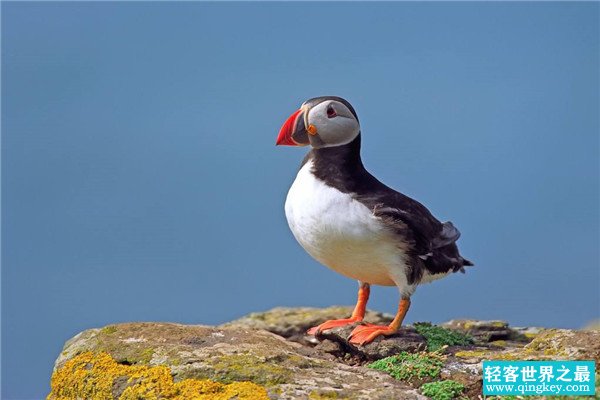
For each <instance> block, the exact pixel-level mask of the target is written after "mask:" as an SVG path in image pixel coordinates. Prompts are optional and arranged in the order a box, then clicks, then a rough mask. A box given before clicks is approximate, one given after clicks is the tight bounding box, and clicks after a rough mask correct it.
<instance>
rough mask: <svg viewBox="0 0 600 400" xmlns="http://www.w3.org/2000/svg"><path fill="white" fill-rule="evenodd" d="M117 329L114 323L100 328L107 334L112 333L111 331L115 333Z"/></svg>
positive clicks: (101, 331)
mask: <svg viewBox="0 0 600 400" xmlns="http://www.w3.org/2000/svg"><path fill="white" fill-rule="evenodd" d="M116 331H117V327H116V326H114V325H109V326H105V327H104V328H102V329H100V333H103V334H105V335H110V334H111V333H115V332H116Z"/></svg>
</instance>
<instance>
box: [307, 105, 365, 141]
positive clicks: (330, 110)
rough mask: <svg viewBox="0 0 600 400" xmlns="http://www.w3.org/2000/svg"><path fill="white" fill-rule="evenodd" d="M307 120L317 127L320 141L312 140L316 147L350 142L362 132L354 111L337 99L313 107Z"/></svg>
mask: <svg viewBox="0 0 600 400" xmlns="http://www.w3.org/2000/svg"><path fill="white" fill-rule="evenodd" d="M307 122H308V124H312V125H314V126H315V127H316V128H317V137H318V139H320V141H318V140H315V141H314V142H313V141H311V144H312V146H313V147H315V148H322V147H331V146H341V145H344V144H348V143H350V142H351V141H353V140H354V139H355V138H356V137H357V136H358V134H359V132H360V125H359V124H358V121H357V120H356V118H355V117H354V115H353V114H352V112H351V111H350V110H349V109H348V107H346V106H345V105H344V104H342V103H340V102H338V101H335V100H327V101H324V102H322V103H319V104H317V105H316V106H315V107H313V108H312V109H311V110H310V111H309V113H308V117H307ZM307 126H308V125H307ZM319 142H322V144H321V143H319ZM317 143H318V144H317Z"/></svg>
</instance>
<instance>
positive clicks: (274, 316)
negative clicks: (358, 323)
mask: <svg viewBox="0 0 600 400" xmlns="http://www.w3.org/2000/svg"><path fill="white" fill-rule="evenodd" d="M352 310H353V308H352V307H343V306H334V307H327V308H311V307H298V308H287V307H277V308H273V309H272V310H269V311H265V312H258V313H252V314H248V315H247V316H245V317H242V318H240V319H236V320H234V321H231V322H228V323H225V324H223V325H221V326H222V327H234V328H244V329H263V330H265V331H269V332H272V333H274V334H276V335H279V336H283V337H284V338H286V339H289V340H292V341H294V342H299V343H304V344H309V343H311V342H312V343H313V344H315V343H316V341H315V340H312V337H308V336H307V335H306V331H308V330H309V329H310V328H312V327H313V326H317V325H319V324H321V323H322V322H325V321H327V320H330V319H339V318H347V317H349V316H350V315H351V314H352ZM393 319H394V316H393V315H389V314H383V313H379V312H375V311H370V310H367V312H366V313H365V321H367V322H369V323H372V324H381V325H387V324H389V323H390V322H391V321H392V320H393Z"/></svg>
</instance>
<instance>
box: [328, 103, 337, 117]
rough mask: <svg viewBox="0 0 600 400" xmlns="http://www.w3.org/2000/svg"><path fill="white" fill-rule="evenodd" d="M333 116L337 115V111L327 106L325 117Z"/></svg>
mask: <svg viewBox="0 0 600 400" xmlns="http://www.w3.org/2000/svg"><path fill="white" fill-rule="evenodd" d="M333 117H337V113H336V112H335V110H334V109H333V107H332V106H331V105H330V106H327V118H333Z"/></svg>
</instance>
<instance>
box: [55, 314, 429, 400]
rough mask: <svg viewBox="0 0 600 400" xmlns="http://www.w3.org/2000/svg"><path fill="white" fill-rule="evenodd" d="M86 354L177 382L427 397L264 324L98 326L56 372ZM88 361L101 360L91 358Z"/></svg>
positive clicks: (290, 394)
mask: <svg viewBox="0 0 600 400" xmlns="http://www.w3.org/2000/svg"><path fill="white" fill-rule="evenodd" d="M81 354H105V355H106V356H105V357H108V359H106V358H102V362H103V363H104V364H106V365H112V364H111V363H110V360H114V366H130V367H134V366H145V367H150V368H152V367H162V368H166V369H167V370H168V371H170V375H171V376H172V378H173V382H174V384H177V383H179V382H184V381H186V380H187V379H191V380H192V382H202V384H203V385H204V384H205V382H213V383H215V382H217V383H219V384H231V383H234V382H253V383H254V384H256V385H259V386H260V387H263V388H264V389H265V390H266V391H267V392H268V395H269V397H270V398H272V399H297V398H309V397H310V396H312V398H319V397H318V396H321V397H327V396H330V397H328V398H331V396H337V397H338V398H348V397H352V398H356V399H396V398H406V399H419V398H423V397H422V396H420V395H419V394H418V393H417V391H416V390H414V389H413V388H410V387H409V386H407V385H405V384H403V383H402V382H400V381H397V380H394V379H393V378H391V377H390V376H387V375H386V374H383V373H381V372H378V371H374V370H371V369H368V368H364V367H356V366H355V367H352V366H349V365H345V364H342V363H339V362H336V361H332V360H327V359H325V358H324V357H322V356H321V355H320V354H319V352H318V351H316V350H314V349H308V351H307V349H303V348H302V346H301V345H300V344H298V343H294V342H291V341H287V340H285V339H284V338H282V337H280V336H277V335H274V334H272V333H270V332H266V331H263V330H250V329H240V328H232V327H228V328H226V327H221V328H216V327H208V326H186V325H179V324H167V323H127V324H118V325H111V326H109V327H106V328H102V329H91V330H88V331H85V332H83V333H81V334H79V335H77V336H76V337H74V338H73V339H71V340H69V341H68V342H67V344H66V345H65V348H64V351H63V352H62V353H61V355H60V356H59V358H58V360H57V361H56V364H55V376H63V375H69V374H67V373H64V370H63V368H72V367H70V366H69V365H68V363H69V360H73V359H76V358H77V355H81ZM307 354H309V355H307ZM88 357H89V356H88ZM103 357H104V356H103ZM88 364H90V365H95V364H93V363H90V362H89V360H88ZM104 364H102V365H104ZM114 366H113V369H114V368H116V367H114ZM104 370H106V368H104ZM61 371H62V374H61ZM98 371H102V368H98ZM98 373H100V372H98ZM122 374H123V375H119V376H122V377H121V378H119V379H114V380H113V381H112V382H110V385H111V387H113V396H114V394H115V393H118V392H121V393H122V392H123V390H126V387H127V384H128V383H127V381H128V380H129V379H130V376H131V375H127V374H126V373H122ZM71 375H72V374H71ZM114 376H115V377H116V378H118V377H119V376H118V374H117V375H114ZM148 376H150V375H148ZM92 378H95V379H99V377H97V376H96V377H91V378H90V379H92ZM53 382H54V381H53ZM188 382H189V381H188ZM130 383H131V382H130ZM194 384H196V385H200V383H194ZM57 385H58V386H56V387H54V386H53V394H51V396H49V399H54V398H55V397H54V396H55V395H56V394H57V393H58V392H59V391H60V390H61V389H64V387H60V382H58V383H57ZM81 386H82V387H83V386H85V385H83V384H82V385H81ZM80 395H81V396H82V397H85V396H83V393H80ZM56 398H58V397H56ZM73 398H76V397H73Z"/></svg>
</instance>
